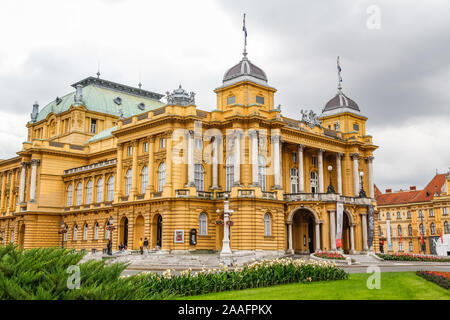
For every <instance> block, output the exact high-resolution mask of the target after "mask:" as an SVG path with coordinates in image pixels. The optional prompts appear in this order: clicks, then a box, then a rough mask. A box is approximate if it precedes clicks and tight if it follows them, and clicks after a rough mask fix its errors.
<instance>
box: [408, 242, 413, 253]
mask: <svg viewBox="0 0 450 320" xmlns="http://www.w3.org/2000/svg"><path fill="white" fill-rule="evenodd" d="M412 251H413V243H412V241H410V242H409V252H412Z"/></svg>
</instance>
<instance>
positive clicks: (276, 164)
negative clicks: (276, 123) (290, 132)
mask: <svg viewBox="0 0 450 320" xmlns="http://www.w3.org/2000/svg"><path fill="white" fill-rule="evenodd" d="M280 139H281V137H280V135H278V134H276V135H272V160H273V171H274V175H275V177H274V178H275V179H274V180H275V181H274V183H275V185H274V186H273V189H276V190H281V189H282V187H281V152H280Z"/></svg>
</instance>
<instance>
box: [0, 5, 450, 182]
mask: <svg viewBox="0 0 450 320" xmlns="http://www.w3.org/2000/svg"><path fill="white" fill-rule="evenodd" d="M371 5H377V6H378V7H379V9H380V18H381V20H380V26H381V28H380V29H379V30H371V29H369V28H367V20H368V19H369V16H370V15H369V14H368V13H367V8H368V7H370V6H371ZM244 12H245V13H247V29H248V51H249V58H250V60H251V61H252V62H254V63H255V64H256V65H258V66H260V67H262V68H263V69H264V70H265V71H266V73H267V75H268V77H269V82H270V84H271V85H273V86H275V87H276V88H277V89H278V90H279V91H278V92H277V94H276V101H275V102H276V104H279V103H280V104H281V105H282V112H283V114H284V115H285V116H289V117H294V118H298V116H299V111H300V109H301V108H312V109H314V110H315V111H316V112H318V113H319V112H320V111H321V108H322V107H323V106H324V104H325V103H326V102H327V101H328V100H329V99H330V98H331V97H332V96H333V95H334V94H335V92H336V79H337V75H336V56H338V55H339V56H340V57H341V64H342V68H343V72H342V76H343V78H344V92H345V93H346V94H347V95H348V96H350V97H351V98H353V99H354V100H356V101H357V102H358V104H359V106H360V108H361V111H362V113H363V114H364V115H366V116H367V117H369V120H368V123H367V131H368V133H369V134H371V135H373V137H374V143H375V144H376V145H379V146H380V148H379V149H378V150H377V151H376V153H375V177H376V183H377V185H378V186H379V187H380V188H381V189H385V188H389V187H393V188H395V189H398V188H405V187H408V186H409V185H417V186H419V187H423V186H424V184H426V183H427V182H428V181H429V180H430V179H431V178H432V176H433V175H434V174H435V171H436V169H438V170H439V172H444V171H447V170H448V167H449V166H450V147H449V146H450V127H449V125H448V124H449V123H450V121H449V120H450V112H449V108H450V103H449V101H450V90H449V83H450V82H449V80H450V55H449V52H450V36H449V34H450V33H449V32H450V19H449V18H448V17H449V16H450V4H449V2H448V1H446V0H429V1H411V0H396V1H389V0H379V1H364V0H361V1H354V0H339V1H337V0H336V1H331V0H330V1H314V2H313V1H287V0H278V1H261V0H251V1H242V0H240V1H237V0H226V1H225V0H223V1H214V0H195V1H183V0H181V1H175V0H173V1H172V0H165V1H149V0H145V1H144V0H77V1H67V0H64V1H62V0H40V1H32V0H1V1H0V39H1V46H0V97H1V99H0V158H2V159H4V158H8V157H12V156H14V155H15V152H16V151H18V150H20V148H21V143H22V142H23V141H24V140H25V138H26V128H25V123H26V122H27V121H28V120H29V114H30V112H31V108H32V104H33V102H34V101H36V100H37V101H39V103H40V105H41V106H44V105H45V104H46V103H48V102H50V101H51V100H54V99H55V97H56V96H62V95H64V94H66V93H68V92H70V91H72V88H71V87H70V85H71V84H72V83H75V82H77V81H78V80H81V79H84V78H85V77H87V76H91V75H95V73H96V72H97V66H98V63H99V61H100V69H101V73H102V78H105V79H108V80H112V81H115V82H121V83H124V84H129V85H137V84H138V82H139V79H141V81H142V83H143V85H144V88H145V89H147V90H151V91H155V92H159V93H164V92H166V91H167V90H169V89H170V90H171V89H173V88H175V87H177V86H178V84H182V85H183V87H185V88H186V89H187V90H192V91H195V92H196V93H197V96H196V100H197V105H198V107H199V108H202V109H204V110H212V109H214V105H215V94H214V92H213V91H212V90H213V89H214V88H216V87H217V86H219V85H220V84H221V80H222V77H223V73H224V72H225V71H226V69H227V68H229V67H231V66H232V65H233V64H235V63H237V62H238V61H239V60H240V57H241V52H242V45H243V35H242V14H243V13H244Z"/></svg>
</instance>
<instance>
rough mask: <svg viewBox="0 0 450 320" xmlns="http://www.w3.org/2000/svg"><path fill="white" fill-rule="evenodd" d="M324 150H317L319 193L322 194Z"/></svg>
mask: <svg viewBox="0 0 450 320" xmlns="http://www.w3.org/2000/svg"><path fill="white" fill-rule="evenodd" d="M324 151H325V150H323V149H319V151H318V153H317V155H318V157H317V159H318V164H317V165H318V167H319V193H324V189H323V152H324Z"/></svg>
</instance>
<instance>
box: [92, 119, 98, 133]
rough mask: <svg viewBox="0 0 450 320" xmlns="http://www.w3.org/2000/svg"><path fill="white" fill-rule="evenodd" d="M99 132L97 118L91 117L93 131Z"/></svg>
mask: <svg viewBox="0 0 450 320" xmlns="http://www.w3.org/2000/svg"><path fill="white" fill-rule="evenodd" d="M96 132H97V119H91V133H96Z"/></svg>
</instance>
